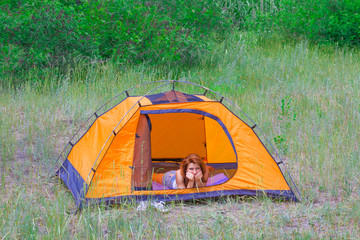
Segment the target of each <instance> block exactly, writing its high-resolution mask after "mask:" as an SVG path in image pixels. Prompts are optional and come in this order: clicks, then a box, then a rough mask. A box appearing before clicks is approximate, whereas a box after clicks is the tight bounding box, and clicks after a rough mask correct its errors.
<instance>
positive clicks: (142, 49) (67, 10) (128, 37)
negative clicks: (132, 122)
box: [0, 0, 231, 74]
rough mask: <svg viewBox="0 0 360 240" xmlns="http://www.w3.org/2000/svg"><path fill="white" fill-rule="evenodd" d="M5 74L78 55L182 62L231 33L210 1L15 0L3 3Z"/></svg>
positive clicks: (0, 43)
mask: <svg viewBox="0 0 360 240" xmlns="http://www.w3.org/2000/svg"><path fill="white" fill-rule="evenodd" d="M0 7H1V8H0V26H1V28H2V29H1V35H0V53H1V56H0V64H1V65H2V68H1V71H2V73H5V74H17V73H22V72H23V71H28V70H29V69H31V68H47V67H51V68H53V67H59V66H63V65H64V64H67V63H68V62H69V61H70V60H73V59H74V58H78V57H81V58H85V59H89V60H96V61H99V60H100V61H107V60H109V59H114V60H116V61H117V62H121V63H125V62H131V63H140V62H149V63H166V64H179V63H185V62H189V61H193V60H194V59H196V57H197V55H198V53H199V52H200V51H204V50H206V49H207V41H208V39H209V38H211V37H215V38H218V37H219V36H220V37H221V38H223V37H224V33H226V32H227V31H229V29H230V26H231V24H230V21H229V20H227V19H226V17H225V15H224V14H223V13H222V11H221V9H220V7H219V5H218V4H217V3H216V2H214V1H207V0H187V1H185V0H173V1H166V0H154V1H140V0H117V1H115V0H112V1H101V0H92V1H68V0H53V1H49V0H47V1H29V0H24V1H12V0H5V1H3V4H2V5H1V6H0Z"/></svg>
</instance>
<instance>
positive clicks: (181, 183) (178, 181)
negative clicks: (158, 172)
mask: <svg viewBox="0 0 360 240" xmlns="http://www.w3.org/2000/svg"><path fill="white" fill-rule="evenodd" d="M186 178H187V179H188V180H189V181H188V183H187V185H186V186H185V178H184V177H183V176H182V175H181V173H180V170H177V171H176V185H177V188H178V189H184V188H193V187H194V183H195V177H194V175H193V174H191V173H186Z"/></svg>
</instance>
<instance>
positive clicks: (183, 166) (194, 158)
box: [180, 153, 209, 186]
mask: <svg viewBox="0 0 360 240" xmlns="http://www.w3.org/2000/svg"><path fill="white" fill-rule="evenodd" d="M190 163H197V164H199V165H200V168H201V172H202V174H203V177H202V178H201V181H203V182H207V180H208V179H209V170H208V168H207V167H206V165H205V162H204V160H203V159H202V158H201V157H200V156H199V155H197V154H195V153H191V154H189V155H187V157H186V158H184V159H183V160H182V161H181V163H180V173H181V175H182V176H183V177H184V181H185V182H184V183H185V186H186V185H187V183H188V181H189V180H188V179H187V178H186V177H185V175H186V170H187V167H188V165H189V164H190Z"/></svg>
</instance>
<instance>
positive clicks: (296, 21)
mask: <svg viewBox="0 0 360 240" xmlns="http://www.w3.org/2000/svg"><path fill="white" fill-rule="evenodd" d="M263 2H277V4H276V6H278V9H276V8H271V11H257V12H256V14H255V15H248V16H247V21H246V27H247V28H248V29H252V30H254V29H255V30H257V31H258V32H259V33H260V34H263V35H271V34H273V33H275V32H276V33H280V34H282V35H284V36H287V37H290V38H307V39H310V40H313V41H315V42H320V43H331V44H332V43H337V44H339V45H342V46H344V45H347V46H357V45H359V44H360V0H314V1H306V0H296V1H295V0H278V1H270V0H268V1H266V0H265V1H263ZM274 9H275V11H274Z"/></svg>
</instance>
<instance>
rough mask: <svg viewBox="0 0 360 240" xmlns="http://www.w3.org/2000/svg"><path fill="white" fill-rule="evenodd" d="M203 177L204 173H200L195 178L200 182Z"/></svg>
mask: <svg viewBox="0 0 360 240" xmlns="http://www.w3.org/2000/svg"><path fill="white" fill-rule="evenodd" d="M202 177H203V174H202V172H198V173H197V174H196V175H195V176H194V178H195V180H200V179H202Z"/></svg>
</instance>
